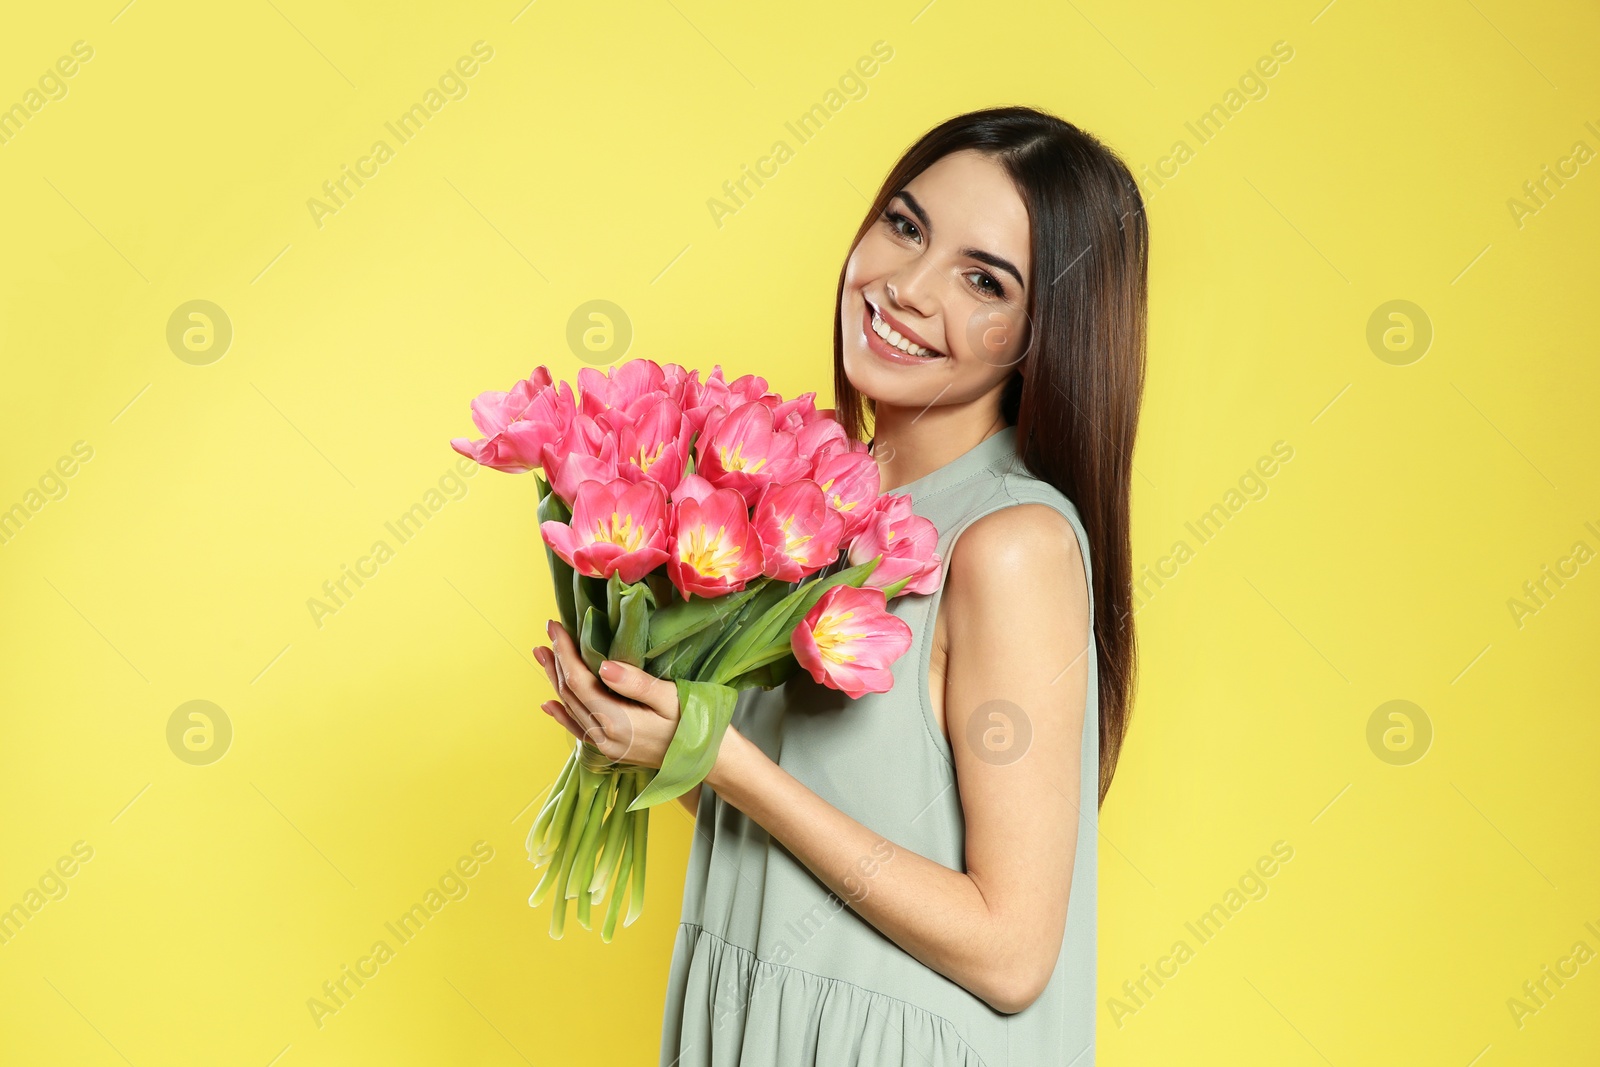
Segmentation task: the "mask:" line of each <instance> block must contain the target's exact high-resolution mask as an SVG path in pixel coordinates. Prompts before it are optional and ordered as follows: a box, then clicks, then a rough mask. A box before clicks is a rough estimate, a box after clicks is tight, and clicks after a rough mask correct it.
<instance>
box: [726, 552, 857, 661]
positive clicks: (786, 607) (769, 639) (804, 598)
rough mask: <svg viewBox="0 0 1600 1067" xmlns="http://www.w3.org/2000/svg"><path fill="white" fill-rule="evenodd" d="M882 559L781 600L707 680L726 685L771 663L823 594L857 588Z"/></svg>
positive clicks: (736, 645) (855, 567)
mask: <svg viewBox="0 0 1600 1067" xmlns="http://www.w3.org/2000/svg"><path fill="white" fill-rule="evenodd" d="M882 558H883V557H882V556H874V557H873V558H871V559H869V560H867V561H866V562H865V563H858V564H856V565H855V566H854V567H850V568H848V569H847V570H842V571H840V572H838V573H837V574H831V575H829V576H827V577H826V578H818V579H815V580H813V581H812V582H810V583H809V584H806V585H802V586H801V587H800V588H798V589H796V590H795V591H794V592H792V593H790V594H789V595H788V596H786V597H784V599H783V600H782V601H780V602H778V603H777V604H775V605H774V606H773V607H772V608H771V610H769V611H768V612H767V614H766V616H765V617H763V618H762V619H761V620H760V621H758V622H757V623H756V624H755V625H754V626H750V627H746V628H745V631H744V632H743V633H742V634H741V635H740V637H739V640H738V642H737V643H736V644H734V645H731V646H729V648H728V650H727V651H726V652H725V653H723V655H722V656H721V657H720V658H719V659H718V661H717V664H716V669H715V671H714V672H712V673H710V674H709V675H708V677H709V678H710V680H711V681H715V682H722V683H724V684H726V683H727V681H728V679H729V678H735V677H738V676H739V675H741V674H743V673H744V672H745V671H748V670H750V669H752V668H754V667H759V666H761V665H762V664H764V663H767V662H770V661H771V658H772V654H773V652H772V650H773V649H774V648H777V647H780V642H781V647H782V648H787V647H788V646H789V634H791V633H792V632H793V631H794V628H795V627H796V626H797V625H799V623H800V621H801V620H802V619H804V618H805V617H806V612H808V611H810V610H811V609H812V608H813V607H815V606H816V604H817V601H819V600H821V599H822V594H824V593H826V592H827V591H828V590H829V589H832V588H833V587H834V586H836V585H849V586H853V587H855V588H860V587H861V585H862V583H863V582H865V581H866V580H867V579H868V578H869V577H871V576H872V572H873V570H874V569H876V567H877V566H878V561H879V560H880V559H882Z"/></svg>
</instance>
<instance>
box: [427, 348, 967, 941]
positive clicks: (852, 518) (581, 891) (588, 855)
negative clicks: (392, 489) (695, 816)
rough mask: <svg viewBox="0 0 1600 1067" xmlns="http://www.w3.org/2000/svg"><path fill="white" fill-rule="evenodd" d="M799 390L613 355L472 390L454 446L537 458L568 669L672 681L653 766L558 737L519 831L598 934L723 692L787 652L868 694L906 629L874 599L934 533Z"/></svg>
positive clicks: (838, 684) (898, 591)
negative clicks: (612, 665) (572, 369)
mask: <svg viewBox="0 0 1600 1067" xmlns="http://www.w3.org/2000/svg"><path fill="white" fill-rule="evenodd" d="M815 395H816V394H815V393H805V394H802V395H801V396H799V397H796V398H795V399H793V400H785V399H783V397H781V396H779V395H777V394H775V393H771V392H768V391H767V383H766V381H765V379H762V378H760V377H757V376H755V375H750V374H747V375H744V376H743V377H741V378H739V379H737V380H736V381H733V382H727V381H725V380H724V379H723V376H722V368H721V367H720V366H718V367H715V368H714V369H713V370H712V371H711V373H710V374H709V375H708V376H707V377H706V380H705V381H701V380H700V372H699V371H698V370H695V371H689V370H686V369H685V368H683V367H681V366H678V365H677V364H670V363H669V364H667V365H665V366H662V365H660V364H657V363H656V362H654V361H653V360H648V359H633V360H629V361H627V362H625V363H622V364H620V365H617V366H614V367H612V368H611V369H610V370H609V371H608V372H606V373H604V374H602V373H601V372H600V371H598V370H596V369H594V368H592V367H584V368H582V369H580V370H579V371H578V390H577V392H576V393H574V391H573V389H572V388H571V387H570V386H569V385H568V384H567V383H565V382H560V383H557V382H554V381H552V379H551V377H550V373H549V371H548V370H547V369H546V368H544V367H539V368H538V369H537V370H535V371H534V372H533V375H532V376H531V377H529V378H528V379H526V380H524V381H519V382H517V383H516V384H515V385H514V386H513V387H512V388H511V391H510V392H505V393H502V392H486V393H483V394H481V395H480V396H479V397H478V398H477V399H476V400H475V401H473V404H472V419H473V422H474V423H475V424H476V425H477V427H478V429H479V430H480V431H481V432H482V433H483V434H484V435H485V436H484V437H483V438H480V439H476V440H469V439H467V438H456V439H455V440H453V441H452V442H451V445H452V447H454V448H455V449H456V451H458V452H460V453H461V454H462V455H464V456H467V457H469V458H471V459H473V460H475V461H477V462H478V463H480V464H482V465H483V466H486V467H491V468H493V469H495V470H499V471H505V472H507V473H512V474H517V473H524V472H527V471H532V470H538V471H540V472H541V473H542V475H543V477H541V476H540V475H539V474H536V475H535V483H536V484H537V486H538V490H539V520H540V523H539V532H540V534H541V536H542V538H543V541H544V545H545V553H546V557H547V559H548V562H549V565H550V571H551V574H552V576H553V578H554V582H555V598H556V604H557V610H558V611H559V612H560V615H561V622H562V624H563V625H564V626H565V627H566V629H567V632H568V633H570V634H572V635H573V636H574V638H575V639H576V640H577V643H578V646H579V649H580V650H581V652H582V655H583V659H584V662H585V663H586V664H587V665H588V666H589V668H590V669H591V670H593V671H595V672H596V674H598V673H599V667H600V664H601V662H602V661H604V660H607V659H610V660H615V661H618V662H623V663H629V664H632V665H634V666H636V667H640V668H642V669H644V670H645V671H647V672H649V673H650V674H652V675H654V676H655V677H657V678H665V679H669V680H672V681H674V682H675V683H676V686H677V691H678V705H679V719H678V723H677V725H676V727H675V732H674V734H673V738H672V741H671V743H670V745H669V746H668V749H667V752H666V755H665V757H664V758H663V761H662V765H661V767H660V769H659V770H655V769H648V768H642V767H636V766H630V765H627V764H625V763H620V762H612V761H611V760H609V759H608V758H607V757H606V756H605V755H603V754H602V753H601V752H600V751H599V749H597V748H595V747H594V746H593V745H591V744H589V743H588V742H587V741H575V744H574V747H573V751H572V753H571V755H570V756H569V757H568V759H567V761H566V764H565V766H564V767H563V768H562V770H561V773H560V776H559V777H558V778H557V779H556V783H555V785H554V787H552V789H551V790H550V795H549V797H548V798H547V800H546V801H545V803H544V805H543V807H542V809H541V810H540V812H539V814H538V817H537V818H536V819H535V820H534V824H533V828H532V830H531V831H530V832H529V834H528V858H529V859H530V860H531V861H532V862H533V863H534V865H535V868H536V869H543V872H544V873H543V875H542V876H541V877H540V879H539V881H538V884H537V886H536V888H535V889H534V891H533V894H532V896H531V897H530V898H529V900H528V903H529V905H530V906H533V907H538V906H539V905H540V904H542V903H543V901H544V900H545V898H546V897H548V896H549V895H550V894H551V893H552V892H554V893H555V905H554V912H553V914H552V915H551V918H550V935H551V936H552V937H557V938H559V937H560V936H561V935H562V931H563V929H564V927H565V924H566V916H567V901H568V900H570V899H576V900H577V913H578V922H579V923H580V924H581V925H582V926H583V927H584V929H586V930H587V929H592V926H591V925H590V914H591V909H592V907H593V905H594V904H595V903H597V902H599V901H601V900H603V899H604V900H607V901H608V904H607V907H606V914H605V918H604V920H603V923H602V926H601V934H600V936H601V939H602V940H604V941H606V942H610V940H611V939H612V936H613V934H614V933H615V931H616V924H617V918H618V915H619V914H620V913H621V909H622V901H623V895H624V891H627V892H628V896H629V904H628V910H627V915H626V917H625V918H624V920H623V925H624V926H628V925H631V924H632V923H633V921H634V920H635V919H637V918H638V917H639V914H640V912H641V911H642V909H643V907H644V876H645V841H646V833H647V830H648V826H649V814H650V807H651V806H652V805H655V804H659V803H661V802H662V801H667V800H672V799H673V798H675V797H677V796H679V795H681V794H683V793H685V792H687V791H688V790H690V789H692V788H694V786H695V785H696V784H698V783H699V782H700V781H701V780H702V779H704V778H705V776H706V775H707V774H708V773H709V772H710V770H711V767H712V765H713V764H714V763H715V761H716V754H717V749H718V746H719V745H720V743H721V739H722V736H723V734H724V732H725V731H726V728H727V726H728V723H729V722H730V721H731V719H732V716H733V711H734V707H735V704H736V701H737V697H738V693H739V691H740V690H742V689H747V688H750V687H753V686H760V687H762V688H765V689H770V688H772V687H774V686H776V685H779V684H781V683H782V682H783V681H784V680H785V679H787V678H788V677H789V676H790V675H792V674H793V673H795V671H796V670H798V669H799V668H801V667H804V668H805V670H806V671H807V672H808V673H809V674H810V675H811V676H812V678H813V679H815V680H816V681H817V682H818V683H820V684H822V685H826V686H830V687H832V688H834V689H839V690H842V691H843V692H845V693H847V694H848V695H850V696H851V697H852V698H855V697H860V696H861V695H862V694H864V693H868V692H884V691H886V690H888V689H889V687H890V686H891V684H892V682H893V678H892V674H891V671H890V669H889V668H890V664H892V663H893V662H894V661H895V660H896V659H897V658H899V657H900V656H901V655H903V654H904V653H905V652H906V650H907V649H908V648H910V646H911V630H910V627H908V626H907V625H906V623H905V622H904V621H903V620H901V619H899V618H897V617H896V616H895V615H893V614H891V613H890V612H889V611H888V610H887V603H888V601H889V600H890V599H891V598H893V597H896V596H900V595H902V594H905V593H928V592H932V591H933V590H934V589H935V588H937V587H938V584H939V580H940V562H941V561H940V557H939V554H938V553H937V551H936V550H935V546H936V544H937V538H938V534H937V531H936V530H935V529H934V526H933V524H932V523H930V522H929V521H928V520H926V519H924V518H921V517H920V516H917V515H915V514H913V513H912V511H911V498H910V497H909V496H906V495H894V494H882V495H880V494H879V492H878V489H879V481H878V466H877V461H876V460H875V459H874V458H873V457H872V456H871V455H870V454H869V453H868V450H867V445H866V444H864V443H862V442H859V441H852V440H850V439H849V438H848V437H847V436H846V434H845V432H844V428H843V427H842V426H841V425H840V423H839V422H838V420H837V419H836V418H834V414H833V411H832V410H831V409H822V410H818V409H817V408H816V407H815V405H814V403H813V401H814V398H815Z"/></svg>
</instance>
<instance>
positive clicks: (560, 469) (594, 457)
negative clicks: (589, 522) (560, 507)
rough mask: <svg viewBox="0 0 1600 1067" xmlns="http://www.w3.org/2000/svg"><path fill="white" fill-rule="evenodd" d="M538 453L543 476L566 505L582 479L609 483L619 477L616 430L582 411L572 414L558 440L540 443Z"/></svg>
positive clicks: (571, 502) (571, 500) (572, 497)
mask: <svg viewBox="0 0 1600 1067" xmlns="http://www.w3.org/2000/svg"><path fill="white" fill-rule="evenodd" d="M540 455H541V458H542V459H543V460H544V470H545V477H546V479H547V480H548V481H549V482H550V485H551V487H552V488H554V489H555V492H556V495H557V496H559V497H560V498H561V499H562V501H564V502H565V503H566V505H567V507H569V508H570V507H572V505H573V502H574V501H575V500H576V499H577V496H578V487H579V486H580V485H582V484H583V483H584V482H589V481H596V482H609V481H613V480H615V479H617V478H620V477H621V476H622V474H621V471H620V470H619V469H618V464H617V435H616V433H614V432H613V431H612V430H611V429H610V427H608V426H605V425H602V424H601V423H600V422H598V421H597V420H595V419H593V418H591V417H590V416H588V415H585V414H583V413H581V412H580V413H578V414H576V415H574V416H573V417H572V424H571V425H570V426H568V427H567V432H566V433H564V434H562V435H561V437H560V439H558V440H556V441H554V442H548V443H546V444H545V445H544V446H543V448H542V449H541V450H540Z"/></svg>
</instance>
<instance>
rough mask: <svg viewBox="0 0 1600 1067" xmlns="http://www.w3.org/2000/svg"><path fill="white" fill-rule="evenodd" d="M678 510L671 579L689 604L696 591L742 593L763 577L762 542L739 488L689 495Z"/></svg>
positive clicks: (674, 521) (669, 564) (675, 509)
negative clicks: (751, 523)
mask: <svg viewBox="0 0 1600 1067" xmlns="http://www.w3.org/2000/svg"><path fill="white" fill-rule="evenodd" d="M685 480H686V481H687V479H685ZM652 484H653V483H652ZM672 510H673V518H672V536H671V538H670V552H671V558H670V559H669V560H668V562H667V576H668V577H669V578H670V579H671V580H672V584H673V585H674V586H676V587H677V589H678V592H680V593H682V594H683V597H684V599H685V600H687V599H688V598H689V594H690V593H696V594H699V595H700V596H703V597H714V596H721V595H723V594H724V593H737V592H738V591H739V590H741V589H743V588H744V587H745V583H746V582H748V581H749V580H750V579H752V578H754V577H755V576H756V575H758V574H760V573H761V568H762V564H763V563H764V561H765V558H764V556H763V553H762V548H761V539H760V538H759V537H757V536H756V531H755V529H754V528H753V527H752V526H751V525H750V518H749V512H748V511H746V510H745V503H744V498H743V497H741V496H740V495H739V494H738V493H736V492H735V491H734V490H732V489H716V490H713V491H712V492H710V493H707V494H706V495H705V497H704V498H702V499H700V500H696V499H694V497H692V496H686V497H685V499H683V500H681V501H680V502H678V503H677V504H674V505H673V508H672Z"/></svg>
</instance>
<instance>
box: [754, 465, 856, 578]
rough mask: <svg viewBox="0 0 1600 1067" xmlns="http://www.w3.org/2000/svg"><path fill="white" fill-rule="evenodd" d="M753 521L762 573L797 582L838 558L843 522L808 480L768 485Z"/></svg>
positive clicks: (842, 536) (819, 487)
mask: <svg viewBox="0 0 1600 1067" xmlns="http://www.w3.org/2000/svg"><path fill="white" fill-rule="evenodd" d="M751 524H752V525H753V526H754V527H755V530H756V536H757V537H759V538H761V544H762V547H763V548H764V549H765V551H766V565H765V567H764V568H763V570H762V573H763V574H765V575H766V576H767V577H769V578H776V579H778V580H779V581H782V582H797V581H799V580H800V579H801V578H804V577H806V576H807V575H810V574H812V573H814V572H816V571H819V570H821V569H822V568H823V567H825V566H827V565H828V564H830V563H832V562H833V561H834V560H836V559H838V558H839V545H840V543H841V542H842V541H843V540H844V520H843V519H842V518H840V517H839V514H838V512H836V511H834V510H833V509H832V508H830V507H828V500H827V497H826V496H824V495H823V492H822V487H821V486H820V485H818V484H817V483H816V482H813V481H812V480H811V479H809V478H800V479H798V480H796V481H793V482H790V483H789V484H788V485H782V486H778V485H769V486H767V488H766V491H765V492H763V493H762V494H761V498H760V499H759V500H758V501H757V502H756V509H755V514H754V515H753V516H752V518H751Z"/></svg>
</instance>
